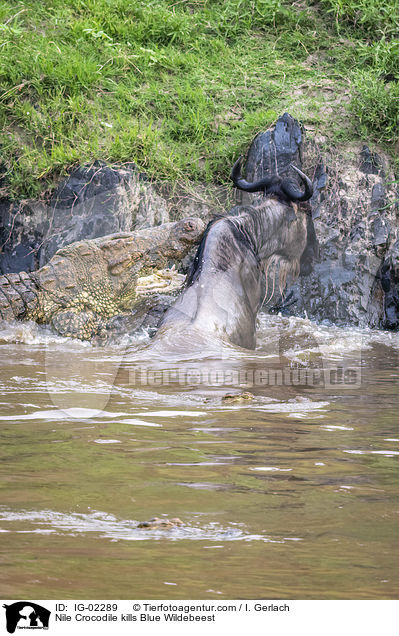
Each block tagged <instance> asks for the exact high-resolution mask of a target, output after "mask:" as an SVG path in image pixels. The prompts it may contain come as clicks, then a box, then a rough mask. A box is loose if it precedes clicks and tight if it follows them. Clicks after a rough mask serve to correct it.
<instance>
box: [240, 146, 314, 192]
mask: <svg viewBox="0 0 399 636" xmlns="http://www.w3.org/2000/svg"><path fill="white" fill-rule="evenodd" d="M241 160H242V157H240V158H239V159H237V161H236V162H235V164H234V166H233V169H232V171H231V179H232V181H233V183H234V185H235V186H236V188H239V189H240V190H244V191H245V192H264V194H265V195H266V196H275V197H278V198H279V199H280V200H282V201H285V202H288V203H290V202H293V203H296V202H300V201H307V200H308V199H310V197H311V196H312V194H313V185H312V182H311V180H310V179H309V177H307V176H306V174H305V173H304V172H302V170H299V168H297V167H296V166H294V165H292V166H291V167H292V168H293V169H294V170H295V171H296V172H297V173H298V174H299V176H300V177H301V180H302V182H303V183H304V186H305V189H304V190H303V191H302V190H300V189H299V188H298V186H297V185H295V184H294V183H293V182H292V181H291V180H290V179H288V178H282V177H279V176H278V175H272V176H266V177H263V178H262V179H259V181H254V182H253V183H249V181H246V180H245V179H243V178H242V176H241Z"/></svg>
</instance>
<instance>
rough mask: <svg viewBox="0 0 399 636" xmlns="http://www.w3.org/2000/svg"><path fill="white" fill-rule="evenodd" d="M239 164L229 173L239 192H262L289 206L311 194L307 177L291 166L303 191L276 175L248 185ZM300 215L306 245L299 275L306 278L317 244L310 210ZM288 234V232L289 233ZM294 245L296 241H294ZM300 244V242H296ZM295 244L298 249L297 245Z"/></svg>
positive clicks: (314, 256)
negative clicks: (303, 221) (303, 225)
mask: <svg viewBox="0 0 399 636" xmlns="http://www.w3.org/2000/svg"><path fill="white" fill-rule="evenodd" d="M241 162H242V157H240V158H239V159H238V160H237V161H236V162H235V164H234V166H233V168H232V171H231V179H232V181H233V183H234V185H235V186H236V187H237V188H239V189H240V190H244V191H245V192H263V193H264V195H265V197H275V198H276V199H278V200H280V201H281V202H282V203H287V204H288V205H290V204H291V203H301V202H304V201H308V200H309V199H310V198H311V196H312V194H313V184H312V182H311V180H310V179H309V177H307V176H306V174H305V173H303V172H302V170H300V169H299V168H297V167H296V166H294V165H293V164H291V167H292V168H293V169H294V170H295V171H296V172H297V173H298V175H299V176H300V179H301V181H302V183H303V185H304V189H303V190H301V189H300V188H299V187H298V185H297V184H295V183H293V181H291V180H290V179H289V178H287V177H284V178H282V177H280V176H278V175H267V176H265V177H263V178H262V179H259V180H258V181H254V182H253V183H250V182H248V181H246V180H245V179H243V178H242V176H241ZM302 214H306V222H305V226H306V239H305V240H306V243H305V247H304V249H303V252H302V254H301V256H300V261H299V264H300V271H299V272H298V273H300V274H301V275H303V276H307V275H308V274H310V272H311V271H312V265H313V261H314V260H315V258H317V257H318V253H319V244H318V241H317V238H316V233H315V229H314V225H313V219H312V215H311V211H310V209H308V210H306V212H305V211H302V212H301V215H302ZM289 218H290V220H291V221H297V220H298V218H297V216H296V215H295V214H294V213H293V212H291V214H290V216H289ZM294 225H296V223H294ZM289 233H290V232H289ZM292 233H293V236H295V234H294V233H295V229H294V228H292ZM294 243H296V240H295V239H294ZM298 243H299V244H300V243H301V241H298ZM298 243H297V245H298V247H299V244H298Z"/></svg>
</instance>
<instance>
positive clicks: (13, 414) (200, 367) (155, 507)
mask: <svg viewBox="0 0 399 636" xmlns="http://www.w3.org/2000/svg"><path fill="white" fill-rule="evenodd" d="M148 342H149V339H148V337H147V335H146V334H141V335H138V336H136V337H135V338H127V337H126V338H125V339H124V340H121V341H120V342H118V343H115V344H113V345H108V346H106V347H93V346H91V345H88V344H84V343H79V342H75V341H70V340H67V339H63V338H58V337H55V336H53V335H51V333H49V332H48V331H46V330H45V329H44V328H40V327H38V326H36V325H30V324H25V325H23V324H21V325H12V324H10V325H7V326H5V327H4V328H3V330H2V333H1V334H0V355H1V368H0V384H1V389H0V390H1V396H0V402H1V404H0V436H1V443H0V455H1V464H0V470H1V482H0V485H1V498H0V541H1V550H0V595H1V596H2V597H4V598H24V597H25V598H38V599H67V598H85V599H144V598H147V599H191V598H192V599H212V598H215V599H216V598H219V599H223V598H226V599H228V598H239V599H246V598H268V599H277V598H279V599H281V598H285V599H294V598H298V599H367V598H373V599H392V598H397V597H398V594H399V559H398V551H399V548H398V545H399V541H398V539H399V501H398V493H399V472H398V461H399V415H398V408H399V395H398V382H399V376H398V373H399V335H398V334H393V333H386V332H372V331H368V330H361V329H354V328H348V329H339V328H336V327H328V326H320V325H315V324H312V323H311V322H309V321H307V320H300V319H296V318H281V317H276V316H266V315H263V316H261V319H260V327H259V332H258V348H257V350H256V352H253V353H249V352H245V351H242V350H238V349H233V348H229V347H221V348H220V350H219V351H216V352H213V353H212V352H201V351H198V350H197V351H196V350H195V348H194V345H193V343H190V342H189V341H185V339H184V335H182V343H181V347H180V350H176V351H174V352H173V353H171V354H169V355H167V354H163V353H162V352H159V351H156V352H155V353H154V351H152V349H151V346H149V345H148ZM242 391H250V392H251V393H252V394H253V396H254V397H253V399H252V400H248V399H247V400H244V401H242V402H234V401H225V400H223V396H224V395H225V394H226V393H240V392H242ZM153 516H158V517H169V518H170V517H179V518H180V519H181V520H182V521H183V524H184V525H183V526H181V527H175V528H172V529H162V528H157V529H147V530H145V529H142V528H137V524H138V522H139V521H142V520H146V519H149V518H151V517H153Z"/></svg>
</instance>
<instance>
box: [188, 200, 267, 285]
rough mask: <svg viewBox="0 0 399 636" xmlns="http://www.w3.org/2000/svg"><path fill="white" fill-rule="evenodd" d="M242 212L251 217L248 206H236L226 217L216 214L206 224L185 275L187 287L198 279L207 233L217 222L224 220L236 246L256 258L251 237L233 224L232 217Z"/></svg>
mask: <svg viewBox="0 0 399 636" xmlns="http://www.w3.org/2000/svg"><path fill="white" fill-rule="evenodd" d="M243 212H247V213H249V214H251V215H252V214H253V213H254V210H252V209H251V207H250V206H248V207H247V206H242V205H240V206H236V207H235V208H233V209H232V210H231V211H230V213H229V214H228V215H223V214H218V215H217V216H215V218H214V219H212V220H211V221H210V222H209V223H208V225H207V226H206V229H205V232H204V234H203V236H202V239H201V243H200V244H199V246H198V249H197V252H196V254H195V257H194V260H193V262H192V264H191V267H190V269H189V271H188V274H187V287H189V286H190V285H192V284H193V283H194V282H195V281H196V280H197V278H198V277H199V275H200V273H201V271H202V265H203V261H204V250H205V245H206V241H207V239H208V236H209V232H210V230H211V229H212V228H213V226H214V225H215V223H217V222H218V221H221V220H222V219H224V220H226V221H227V222H228V223H229V229H230V230H231V233H232V235H233V237H234V239H235V240H236V241H237V243H238V245H239V246H241V247H242V248H244V249H245V250H249V251H250V252H252V253H253V254H255V256H256V247H255V245H254V243H253V241H252V240H251V237H250V236H249V235H248V233H246V232H244V231H243V230H242V229H241V227H240V224H239V223H234V221H233V219H234V217H237V216H239V215H241V214H243Z"/></svg>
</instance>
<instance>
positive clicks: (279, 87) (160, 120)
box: [0, 0, 399, 197]
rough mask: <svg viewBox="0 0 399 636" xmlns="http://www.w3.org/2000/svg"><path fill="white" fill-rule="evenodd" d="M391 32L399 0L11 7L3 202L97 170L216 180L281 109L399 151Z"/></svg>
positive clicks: (3, 14)
mask: <svg viewBox="0 0 399 636" xmlns="http://www.w3.org/2000/svg"><path fill="white" fill-rule="evenodd" d="M398 33H399V5H398V4H397V1H396V0H386V1H384V2H383V1H382V0H319V2H311V1H308V0H298V2H295V3H291V2H284V1H283V0H227V1H223V0H192V1H189V0H187V1H186V0H180V1H179V0H149V1H147V2H143V1H140V0H112V1H111V0H52V1H49V0H42V2H40V3H39V2H37V1H36V0H27V1H23V2H15V1H11V0H5V1H3V3H2V4H1V6H0V131H1V132H0V164H2V165H1V170H2V181H1V186H2V189H1V191H2V193H3V194H7V195H11V196H18V197H27V196H37V195H38V193H39V192H41V191H43V190H44V189H45V188H46V187H51V184H52V183H53V181H54V178H57V177H58V176H59V175H60V174H63V173H65V171H66V170H67V169H68V168H69V167H70V166H71V165H73V164H74V163H83V162H86V161H93V160H95V159H104V160H107V161H110V162H124V161H135V162H136V163H137V164H138V165H139V166H140V168H141V169H142V170H145V171H146V172H148V173H149V174H150V175H151V176H154V177H155V176H156V177H157V179H165V180H179V181H183V182H185V181H188V180H193V181H207V182H211V181H213V182H223V181H225V180H226V179H227V176H228V173H229V170H230V166H231V164H232V162H233V159H235V158H236V157H237V156H238V154H239V153H240V152H242V151H244V150H245V148H246V147H247V145H248V143H249V142H250V140H251V139H252V137H253V136H254V134H256V133H257V132H258V131H259V130H261V129H264V128H266V127H267V126H268V125H270V124H271V123H272V122H273V121H274V120H275V119H276V117H277V116H278V115H280V114H282V113H283V112H284V111H286V110H288V111H289V112H290V113H291V114H292V115H294V116H296V117H298V118H299V119H301V120H302V121H303V122H304V123H305V125H306V126H308V127H309V128H310V129H311V130H312V131H313V132H314V134H315V135H316V134H317V135H318V136H319V138H321V139H323V138H324V140H325V141H324V143H327V144H331V143H333V144H334V143H339V142H343V141H345V142H346V141H350V140H352V139H353V140H355V139H359V138H362V139H364V140H367V142H368V143H372V142H376V143H380V144H383V145H384V146H385V147H386V148H387V149H388V150H389V151H391V153H392V154H395V152H396V153H397V142H398V124H399V86H398V82H397V79H398V77H399V41H398Z"/></svg>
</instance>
